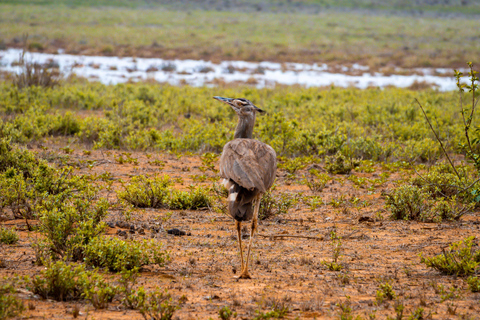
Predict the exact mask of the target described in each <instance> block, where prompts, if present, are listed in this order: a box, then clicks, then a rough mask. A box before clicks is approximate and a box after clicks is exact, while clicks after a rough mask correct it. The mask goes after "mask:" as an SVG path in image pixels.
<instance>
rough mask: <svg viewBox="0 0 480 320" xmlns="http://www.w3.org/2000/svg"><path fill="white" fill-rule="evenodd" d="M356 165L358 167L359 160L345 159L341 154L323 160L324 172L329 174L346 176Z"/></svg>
mask: <svg viewBox="0 0 480 320" xmlns="http://www.w3.org/2000/svg"><path fill="white" fill-rule="evenodd" d="M358 165H360V161H359V160H357V159H354V158H350V159H347V157H345V156H344V155H343V154H342V153H341V152H337V153H336V154H335V155H333V156H328V157H326V158H325V170H327V172H328V173H331V174H347V173H350V171H352V170H353V169H354V168H355V167H357V166H358Z"/></svg>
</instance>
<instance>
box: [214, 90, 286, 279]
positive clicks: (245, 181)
mask: <svg viewBox="0 0 480 320" xmlns="http://www.w3.org/2000/svg"><path fill="white" fill-rule="evenodd" d="M214 98H215V99H217V100H218V101H222V102H224V103H226V104H228V105H229V106H230V107H231V108H232V109H233V110H234V111H235V112H236V113H237V115H238V124H237V127H236V128H235V134H234V136H233V138H234V139H233V140H232V141H230V142H228V143H227V144H226V145H225V147H224V148H223V152H222V156H221V157H220V175H221V176H222V177H223V185H224V186H225V187H226V188H227V189H228V212H229V213H230V215H231V216H232V218H233V219H235V226H236V229H237V234H238V246H239V248H240V257H241V261H242V272H241V274H240V276H239V279H240V278H241V279H250V274H249V273H248V261H249V257H250V249H251V247H252V243H253V236H254V235H255V230H256V229H257V220H258V212H259V210H260V201H261V199H262V195H263V194H264V193H265V192H267V191H268V189H270V187H271V186H272V185H273V182H274V181H275V175H276V173H277V156H276V154H275V151H274V150H273V148H272V147H270V146H269V145H267V144H265V143H263V142H260V141H258V140H254V139H253V138H252V137H253V127H254V126H255V117H256V114H257V113H265V111H263V110H262V109H260V108H258V107H257V106H255V105H254V104H253V103H252V102H251V101H249V100H247V99H244V98H236V99H232V98H223V97H214ZM248 220H252V230H251V232H250V242H249V244H248V251H247V261H246V263H245V264H244V263H243V249H242V236H241V222H242V221H248Z"/></svg>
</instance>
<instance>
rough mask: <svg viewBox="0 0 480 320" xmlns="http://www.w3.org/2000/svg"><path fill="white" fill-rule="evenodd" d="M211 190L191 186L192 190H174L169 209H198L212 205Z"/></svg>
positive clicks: (169, 201)
mask: <svg viewBox="0 0 480 320" xmlns="http://www.w3.org/2000/svg"><path fill="white" fill-rule="evenodd" d="M208 192H209V190H207V189H205V188H203V187H200V186H199V187H196V188H195V187H194V186H191V187H190V191H177V190H172V192H171V194H170V198H169V199H168V208H169V209H187V210H196V209H199V208H207V207H211V205H212V200H211V197H210V196H209V195H208Z"/></svg>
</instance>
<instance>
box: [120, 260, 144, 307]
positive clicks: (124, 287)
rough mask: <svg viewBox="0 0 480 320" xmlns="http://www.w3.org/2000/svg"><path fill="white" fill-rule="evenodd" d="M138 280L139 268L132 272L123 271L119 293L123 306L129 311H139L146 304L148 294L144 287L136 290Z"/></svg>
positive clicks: (133, 269)
mask: <svg viewBox="0 0 480 320" xmlns="http://www.w3.org/2000/svg"><path fill="white" fill-rule="evenodd" d="M137 279H138V268H137V267H134V268H132V269H131V270H126V269H123V270H122V272H121V278H120V280H119V282H120V285H119V287H118V291H119V293H120V294H121V295H122V299H121V302H122V305H123V306H125V307H126V308H128V309H134V310H136V309H139V308H141V307H143V305H144V304H145V299H146V297H147V294H146V292H145V288H144V287H138V288H135V285H136V284H137Z"/></svg>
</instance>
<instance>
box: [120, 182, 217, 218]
mask: <svg viewBox="0 0 480 320" xmlns="http://www.w3.org/2000/svg"><path fill="white" fill-rule="evenodd" d="M172 185H173V181H172V180H171V179H170V177H169V176H167V175H164V176H161V177H159V176H155V177H153V178H148V177H146V176H137V177H134V178H132V181H131V182H130V184H128V185H125V186H124V190H123V191H120V192H119V193H118V197H119V199H122V200H125V201H127V202H129V203H130V204H132V205H133V206H135V207H138V208H169V209H193V210H196V209H199V208H206V207H210V206H211V203H212V199H211V197H210V196H209V194H208V193H209V190H208V189H205V188H203V187H201V186H198V187H194V186H191V187H190V191H178V190H175V189H173V188H172Z"/></svg>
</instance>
